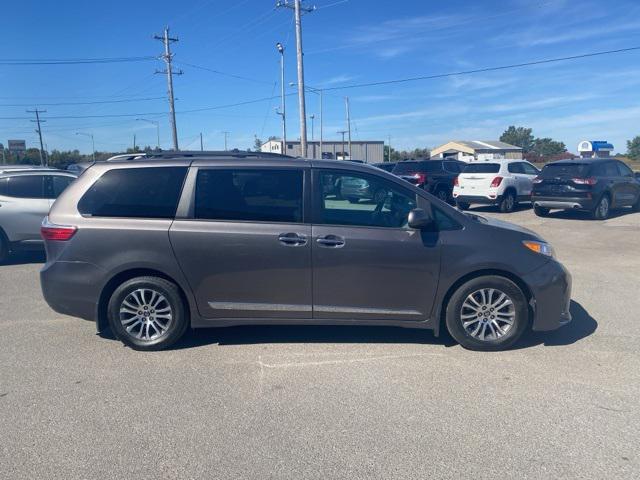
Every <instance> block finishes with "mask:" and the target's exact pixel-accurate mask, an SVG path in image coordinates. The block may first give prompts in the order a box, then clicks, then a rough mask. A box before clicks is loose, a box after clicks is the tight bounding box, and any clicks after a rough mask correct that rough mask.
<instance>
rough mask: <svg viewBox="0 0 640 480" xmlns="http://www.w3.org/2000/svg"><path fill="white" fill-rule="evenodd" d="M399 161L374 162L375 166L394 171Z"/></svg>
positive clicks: (386, 170)
mask: <svg viewBox="0 0 640 480" xmlns="http://www.w3.org/2000/svg"><path fill="white" fill-rule="evenodd" d="M397 164H398V162H383V163H374V164H373V166H374V167H377V168H379V169H381V170H384V171H385V172H389V173H391V172H393V169H394V168H396V165H397Z"/></svg>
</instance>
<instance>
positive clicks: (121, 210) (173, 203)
mask: <svg viewBox="0 0 640 480" xmlns="http://www.w3.org/2000/svg"><path fill="white" fill-rule="evenodd" d="M186 173H187V169H186V167H152V168H119V169H114V170H109V171H108V172H106V173H105V174H104V175H102V176H101V177H100V178H99V179H98V180H96V183H94V184H93V186H92V187H91V188H90V189H89V190H88V191H87V192H86V193H85V194H84V196H83V197H82V198H81V199H80V202H79V203H78V211H79V212H80V213H81V214H83V215H90V216H94V217H125V218H173V217H174V216H175V214H176V209H177V207H178V200H179V198H180V191H181V189H182V183H183V181H184V177H185V175H186Z"/></svg>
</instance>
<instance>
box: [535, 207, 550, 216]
mask: <svg viewBox="0 0 640 480" xmlns="http://www.w3.org/2000/svg"><path fill="white" fill-rule="evenodd" d="M533 213H535V214H536V215H537V216H539V217H546V216H547V215H549V209H548V208H545V207H537V206H535V205H534V206H533Z"/></svg>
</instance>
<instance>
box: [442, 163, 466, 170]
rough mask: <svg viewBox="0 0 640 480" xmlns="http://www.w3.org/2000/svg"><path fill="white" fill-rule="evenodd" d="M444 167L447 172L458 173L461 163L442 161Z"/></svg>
mask: <svg viewBox="0 0 640 480" xmlns="http://www.w3.org/2000/svg"><path fill="white" fill-rule="evenodd" d="M444 168H445V170H447V171H448V172H449V173H460V172H461V171H462V168H463V165H461V164H459V163H458V162H444Z"/></svg>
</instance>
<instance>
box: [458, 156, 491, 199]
mask: <svg viewBox="0 0 640 480" xmlns="http://www.w3.org/2000/svg"><path fill="white" fill-rule="evenodd" d="M499 172H500V164H499V163H485V162H482V163H480V162H478V163H470V164H468V165H467V166H465V167H464V170H462V173H461V174H460V175H458V185H459V187H460V194H461V195H465V196H477V195H480V196H487V195H488V194H489V189H490V188H491V182H493V179H494V178H496V177H497V176H498V174H499Z"/></svg>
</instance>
